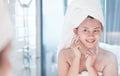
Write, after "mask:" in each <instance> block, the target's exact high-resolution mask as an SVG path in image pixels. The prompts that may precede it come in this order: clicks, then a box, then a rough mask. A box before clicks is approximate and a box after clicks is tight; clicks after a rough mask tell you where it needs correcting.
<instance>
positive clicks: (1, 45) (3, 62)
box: [0, 0, 13, 76]
mask: <svg viewBox="0 0 120 76" xmlns="http://www.w3.org/2000/svg"><path fill="white" fill-rule="evenodd" d="M12 38H13V27H12V25H11V21H10V17H9V13H8V9H7V8H6V6H5V4H4V0H0V76H9V74H10V71H11V65H10V62H9V54H10V49H11V41H12Z"/></svg>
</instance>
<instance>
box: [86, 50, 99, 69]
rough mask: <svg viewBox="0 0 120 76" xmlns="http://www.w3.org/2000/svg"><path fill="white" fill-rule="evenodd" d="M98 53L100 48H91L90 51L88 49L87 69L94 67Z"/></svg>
mask: <svg viewBox="0 0 120 76" xmlns="http://www.w3.org/2000/svg"><path fill="white" fill-rule="evenodd" d="M97 53H98V50H97V49H96V48H93V49H89V51H87V54H86V58H87V59H86V67H87V69H89V68H93V67H94V64H95V61H96V58H97Z"/></svg>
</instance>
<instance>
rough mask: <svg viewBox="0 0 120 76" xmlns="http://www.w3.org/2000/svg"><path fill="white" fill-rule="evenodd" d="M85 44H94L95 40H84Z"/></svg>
mask: <svg viewBox="0 0 120 76" xmlns="http://www.w3.org/2000/svg"><path fill="white" fill-rule="evenodd" d="M86 42H87V43H94V42H95V40H86Z"/></svg>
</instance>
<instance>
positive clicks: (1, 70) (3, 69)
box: [0, 42, 11, 76]
mask: <svg viewBox="0 0 120 76" xmlns="http://www.w3.org/2000/svg"><path fill="white" fill-rule="evenodd" d="M10 48H11V43H10V42H9V43H8V44H7V45H6V47H5V48H4V49H3V50H2V51H1V52H0V74H1V75H2V76H8V73H9V72H10V69H11V65H10V62H9V58H8V57H9V53H10Z"/></svg>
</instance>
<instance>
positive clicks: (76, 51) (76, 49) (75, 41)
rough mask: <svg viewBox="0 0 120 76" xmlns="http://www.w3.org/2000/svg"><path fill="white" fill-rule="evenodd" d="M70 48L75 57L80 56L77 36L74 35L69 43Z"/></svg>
mask: <svg viewBox="0 0 120 76" xmlns="http://www.w3.org/2000/svg"><path fill="white" fill-rule="evenodd" d="M71 48H72V49H73V51H74V54H75V57H81V52H80V48H81V46H80V40H79V37H77V36H76V37H74V38H73V40H72V43H71Z"/></svg>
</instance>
